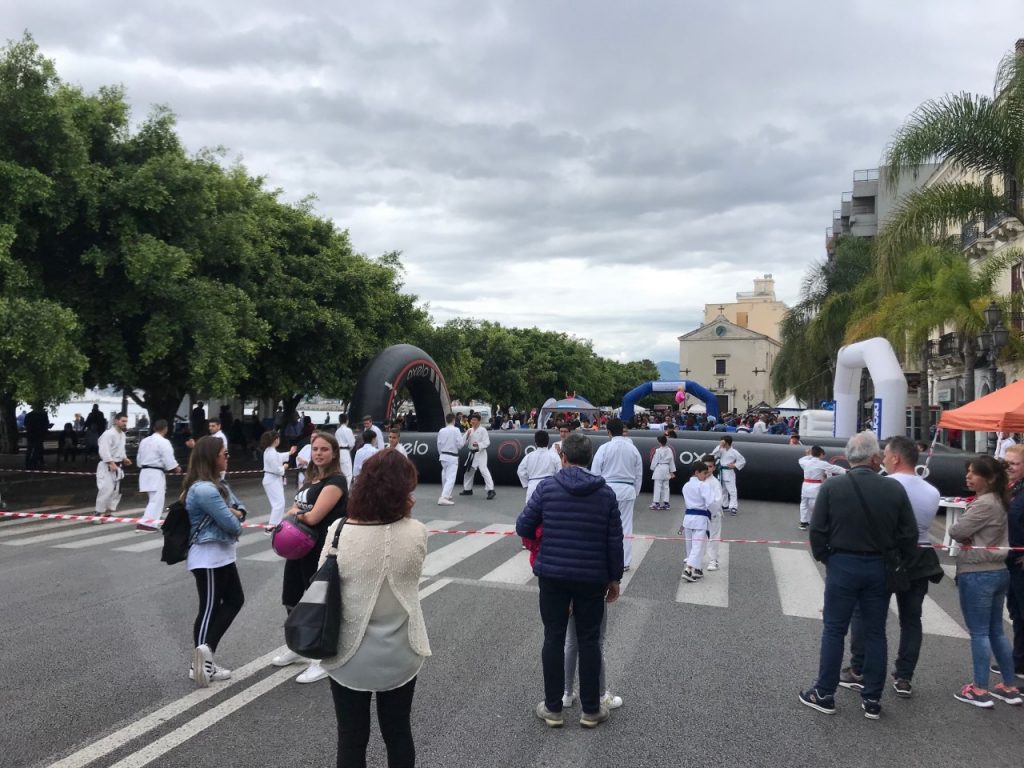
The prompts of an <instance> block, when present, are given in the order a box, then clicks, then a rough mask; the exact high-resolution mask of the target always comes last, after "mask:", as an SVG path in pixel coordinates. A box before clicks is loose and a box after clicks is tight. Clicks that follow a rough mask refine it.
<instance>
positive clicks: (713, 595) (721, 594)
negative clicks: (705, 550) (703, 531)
mask: <svg viewBox="0 0 1024 768" xmlns="http://www.w3.org/2000/svg"><path fill="white" fill-rule="evenodd" d="M635 559H636V558H635V557H634V560H635ZM676 602H677V603H689V604H691V605H710V606H713V607H715V608H728V607H729V545H728V544H724V543H723V544H720V545H719V547H718V570H717V571H709V570H707V568H705V569H704V578H703V579H701V580H700V581H698V582H694V583H691V582H688V581H684V580H683V579H680V580H679V586H678V587H677V588H676Z"/></svg>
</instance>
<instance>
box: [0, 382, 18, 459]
mask: <svg viewBox="0 0 1024 768" xmlns="http://www.w3.org/2000/svg"><path fill="white" fill-rule="evenodd" d="M17 452H18V403H17V401H16V400H15V399H14V398H13V397H10V396H9V395H7V394H6V393H4V394H0V453H17Z"/></svg>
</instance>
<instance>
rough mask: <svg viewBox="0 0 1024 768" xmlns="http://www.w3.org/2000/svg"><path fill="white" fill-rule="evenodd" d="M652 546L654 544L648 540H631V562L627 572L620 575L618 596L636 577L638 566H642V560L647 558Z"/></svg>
mask: <svg viewBox="0 0 1024 768" xmlns="http://www.w3.org/2000/svg"><path fill="white" fill-rule="evenodd" d="M653 544H654V542H653V541H651V540H650V539H634V540H633V562H632V564H630V567H629V570H628V571H626V572H625V573H623V574H622V581H620V582H619V594H623V593H624V592H625V591H626V587H628V586H629V582H631V581H632V580H633V577H634V576H636V572H637V571H639V570H640V566H641V565H642V564H643V562H644V558H645V557H647V553H648V552H650V551H651V546H652V545H653Z"/></svg>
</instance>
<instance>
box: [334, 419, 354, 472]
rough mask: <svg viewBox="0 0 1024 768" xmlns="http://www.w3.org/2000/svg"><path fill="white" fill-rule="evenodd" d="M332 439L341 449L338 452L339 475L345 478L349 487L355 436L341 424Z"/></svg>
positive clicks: (346, 425) (345, 425) (346, 426)
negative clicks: (335, 440)
mask: <svg viewBox="0 0 1024 768" xmlns="http://www.w3.org/2000/svg"><path fill="white" fill-rule="evenodd" d="M334 437H335V439H337V441H338V447H339V448H340V449H341V450H340V451H339V452H338V460H339V462H340V464H341V474H343V475H344V476H345V480H347V481H348V484H349V485H352V449H353V448H355V445H356V436H355V435H354V434H352V430H351V429H349V427H348V424H342V425H341V426H340V427H338V429H337V430H335V432H334Z"/></svg>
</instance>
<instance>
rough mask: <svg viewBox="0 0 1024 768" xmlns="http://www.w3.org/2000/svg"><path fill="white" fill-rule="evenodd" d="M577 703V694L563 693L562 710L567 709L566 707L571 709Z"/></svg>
mask: <svg viewBox="0 0 1024 768" xmlns="http://www.w3.org/2000/svg"><path fill="white" fill-rule="evenodd" d="M575 703H576V694H575V693H573V692H572V691H568V692H567V693H563V694H562V709H565V708H566V707H571V706H572V705H573V704H575Z"/></svg>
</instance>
